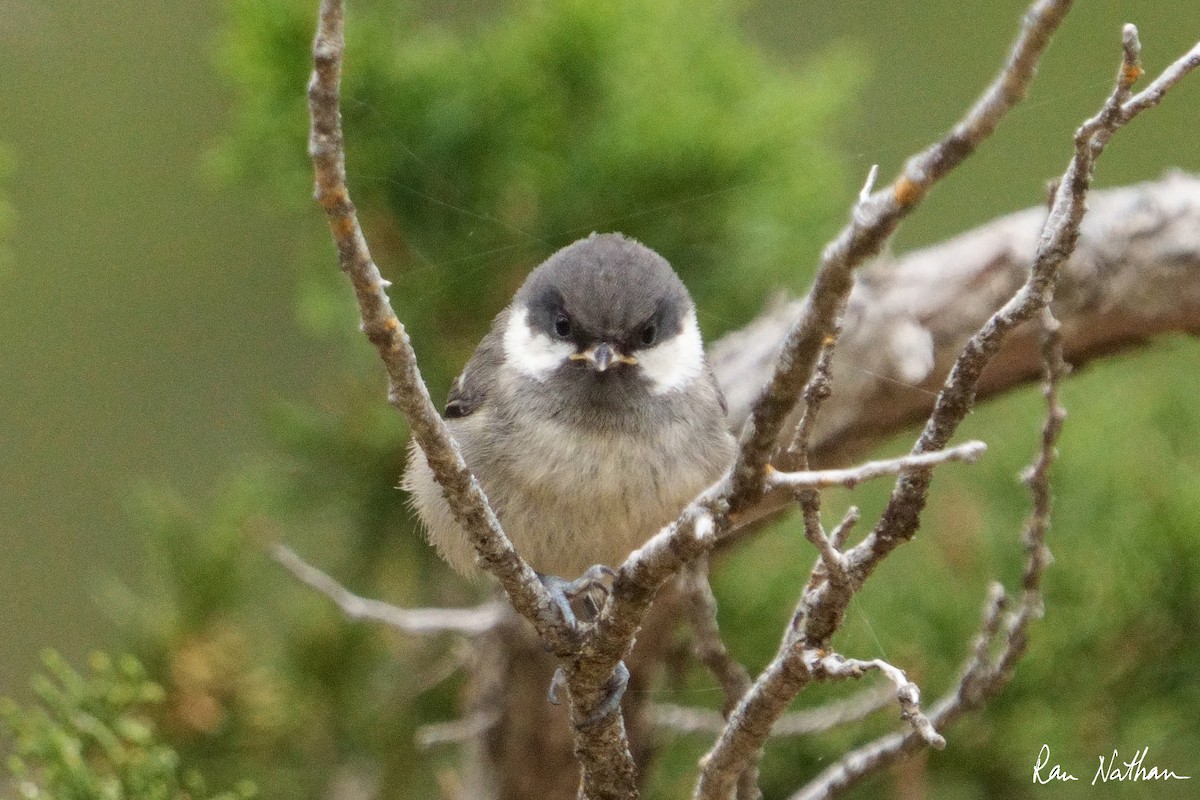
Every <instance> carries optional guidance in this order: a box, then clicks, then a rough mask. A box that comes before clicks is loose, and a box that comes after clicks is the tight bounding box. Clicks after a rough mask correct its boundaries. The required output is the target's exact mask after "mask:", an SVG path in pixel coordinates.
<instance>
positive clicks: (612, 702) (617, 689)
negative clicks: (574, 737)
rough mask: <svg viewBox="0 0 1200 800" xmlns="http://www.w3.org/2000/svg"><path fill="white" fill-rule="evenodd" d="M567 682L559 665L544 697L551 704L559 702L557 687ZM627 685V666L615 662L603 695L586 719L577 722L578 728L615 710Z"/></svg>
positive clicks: (592, 723) (593, 723) (595, 721)
mask: <svg viewBox="0 0 1200 800" xmlns="http://www.w3.org/2000/svg"><path fill="white" fill-rule="evenodd" d="M566 682H567V673H566V672H564V671H563V668H562V667H559V668H558V669H556V670H555V671H554V677H553V678H551V679H550V690H549V691H548V692H547V693H546V699H547V700H549V701H550V703H551V704H552V705H558V704H559V702H560V701H559V698H558V687H559V686H563V685H565V684H566ZM628 686H629V668H628V667H626V666H625V662H624V661H618V662H617V668H616V669H615V670H613V674H612V677H610V678H609V679H608V683H606V684H605V685H604V689H605V696H604V699H603V700H601V701H600V704H599V705H598V706H596V710H595V711H593V712H592V713H591V714H590V715H589V716H588V718H587V719H585V720H584V721H583V722H581V723H580V724H579V726H578V727H579V728H580V729H586V728H591V727H593V726H595V725H596V724H597V723H599V722H600V721H601V720H602V719H604V718H605V717H607V716H608V715H609V714H612V713H614V712H616V710H617V709H618V708H619V707H620V705H621V699H622V698H623V697H625V689H626V688H627V687H628Z"/></svg>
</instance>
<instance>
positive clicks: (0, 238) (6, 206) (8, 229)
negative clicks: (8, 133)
mask: <svg viewBox="0 0 1200 800" xmlns="http://www.w3.org/2000/svg"><path fill="white" fill-rule="evenodd" d="M12 160H13V159H12V154H11V153H10V152H9V150H8V148H7V147H6V146H5V144H4V143H3V142H0V276H2V275H3V274H4V271H5V270H6V269H7V268H8V266H9V260H10V259H11V257H12V256H11V254H10V253H9V249H8V246H9V245H8V242H9V237H10V236H11V235H12V226H13V219H14V214H15V212H14V211H13V207H12V204H11V203H9V201H8V193H7V192H6V191H5V190H6V189H7V188H8V176H9V172H10V171H11V170H12Z"/></svg>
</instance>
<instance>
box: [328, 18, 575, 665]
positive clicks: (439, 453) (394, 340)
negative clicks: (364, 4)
mask: <svg viewBox="0 0 1200 800" xmlns="http://www.w3.org/2000/svg"><path fill="white" fill-rule="evenodd" d="M343 17H344V9H343V6H342V2H341V0H322V1H321V8H320V17H319V22H318V27H317V34H316V38H315V40H314V42H313V64H314V68H313V74H312V80H311V81H310V82H309V86H308V107H309V114H310V116H311V118H312V128H311V130H310V133H309V145H308V152H309V156H310V158H311V159H312V162H313V170H314V175H315V184H316V198H317V201H318V202H319V203H320V204H321V207H322V208H323V209H324V210H325V216H326V217H327V219H328V220H329V229H330V232H331V233H332V235H333V240H334V244H335V245H337V251H338V263H339V265H340V267H341V269H342V271H343V272H345V273H346V275H347V276H348V277H349V278H350V283H351V285H352V286H353V287H354V294H355V297H356V298H357V300H358V307H359V311H360V312H361V314H362V329H363V332H364V333H365V334H366V335H367V338H368V339H370V341H371V343H372V344H374V345H375V349H376V350H377V351H378V353H379V358H380V360H381V361H382V362H383V365H384V368H385V369H386V370H387V375H388V383H389V388H388V400H389V401H390V402H391V403H392V405H394V406H395V407H396V408H398V409H399V410H400V411H401V412H402V413H403V414H404V418H405V419H406V420H407V421H408V424H409V427H411V428H412V432H413V437H414V438H415V439H416V440H417V443H418V444H420V445H421V449H422V450H423V451H424V452H425V456H426V458H427V459H428V460H429V466H430V468H431V469H432V470H433V474H434V476H435V477H436V478H437V481H438V483H439V484H440V485H441V486H442V489H443V491H445V493H446V498H447V500H448V502H449V504H450V508H451V509H452V510H453V511H454V515H455V519H456V520H457V521H458V522H459V524H461V525H462V526H463V529H464V530H466V532H467V534H468V536H470V538H471V542H472V544H474V545H475V549H476V551H477V552H478V553H479V559H480V563H481V565H482V566H483V568H484V569H486V570H487V571H488V572H490V573H492V574H493V575H495V576H496V578H497V579H498V580H499V581H500V584H501V586H503V587H504V590H505V592H507V593H508V596H509V599H510V600H511V601H512V603H513V605H514V606H515V607H516V608H517V610H518V611H520V612H521V614H522V615H523V616H525V617H526V618H527V619H529V620H530V621H531V622H533V623H534V625H535V626H537V628H538V632H539V634H541V636H542V638H543V639H544V640H545V641H546V642H547V643H548V644H549V645H550V646H551V647H553V648H554V650H555V652H556V653H560V654H569V653H570V652H571V651H572V648H573V643H574V637H572V636H571V635H570V634H571V632H570V630H569V629H568V627H567V626H566V625H564V624H563V623H562V621H561V619H560V616H559V614H558V611H557V608H556V607H555V605H554V603H553V601H552V600H551V599H550V596H549V595H548V594H547V592H546V590H545V588H544V587H543V586H542V584H541V583H540V582H539V581H538V579H537V575H536V574H535V573H534V571H533V569H532V568H531V567H530V566H529V565H528V564H527V563H525V561H524V560H523V559H522V558H521V557H520V556H519V555H518V554H517V552H516V550H515V549H513V546H512V543H511V542H510V541H509V540H508V537H507V536H505V535H504V531H503V530H501V528H500V522H499V520H497V519H496V515H495V514H494V513H493V512H492V509H491V507H490V506H489V505H488V502H487V498H486V497H485V496H484V494H483V490H482V489H481V488H480V486H479V483H478V482H477V481H476V480H475V478H474V477H473V476H472V475H471V472H470V470H468V469H467V466H466V463H465V462H464V461H463V458H462V454H461V453H460V452H459V450H458V446H457V445H456V444H455V442H454V439H453V437H451V435H450V431H449V430H448V429H447V428H446V424H445V422H444V421H443V420H442V418H441V415H439V414H438V412H437V409H436V407H435V406H434V405H433V401H432V400H431V399H430V397H429V390H428V389H427V388H426V386H425V382H424V381H423V380H422V378H421V373H420V370H419V369H418V368H417V358H416V354H415V353H414V352H413V349H412V344H411V343H410V342H409V339H408V334H407V333H406V332H405V330H404V325H403V324H402V323H401V322H400V320H399V319H397V318H396V314H395V312H394V311H393V310H392V307H391V303H390V301H389V300H388V296H387V291H386V287H387V283H386V282H385V281H384V280H383V277H382V276H381V275H380V273H379V268H378V267H376V266H375V262H374V260H372V258H371V253H370V250H369V249H368V248H367V241H366V238H365V237H364V236H363V232H362V229H361V228H360V227H359V224H358V217H357V214H356V212H355V209H354V204H353V203H352V202H351V200H350V193H349V191H348V190H347V188H346V156H345V150H344V147H343V139H342V123H341V113H340V111H339V103H340V92H341V88H340V87H341V77H342V57H343V53H344V50H345V36H344V29H343V24H344V19H343Z"/></svg>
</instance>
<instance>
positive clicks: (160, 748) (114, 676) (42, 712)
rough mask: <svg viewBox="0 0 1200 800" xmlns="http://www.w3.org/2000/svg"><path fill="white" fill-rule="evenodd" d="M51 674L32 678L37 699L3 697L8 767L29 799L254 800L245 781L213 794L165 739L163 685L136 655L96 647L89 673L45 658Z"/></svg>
mask: <svg viewBox="0 0 1200 800" xmlns="http://www.w3.org/2000/svg"><path fill="white" fill-rule="evenodd" d="M43 662H44V664H45V668H46V673H47V674H45V675H38V676H36V677H35V678H34V680H33V690H34V694H35V695H36V697H37V703H36V704H35V705H32V706H30V707H28V708H24V707H21V706H19V705H17V704H16V703H14V702H12V701H10V700H7V699H5V700H3V701H2V702H0V718H2V719H3V722H4V726H5V727H6V728H7V729H8V731H9V733H10V734H11V735H12V736H13V738H14V740H15V748H14V752H13V754H12V755H11V756H10V757H9V760H8V768H9V771H10V772H11V773H12V776H13V779H14V783H13V785H14V787H15V790H16V792H17V795H18V796H19V797H22V798H25V800H38V798H52V800H124V799H125V798H130V799H131V800H205V798H207V799H208V800H249V798H252V797H254V796H255V790H254V787H253V786H251V785H250V784H248V783H244V782H243V783H240V784H238V786H237V787H236V788H235V789H233V790H230V791H227V792H221V793H218V794H210V793H209V791H208V790H207V789H206V788H205V785H204V780H203V779H202V778H201V777H200V775H199V774H198V773H197V772H195V771H194V770H185V769H184V768H183V766H182V764H181V759H180V757H179V755H178V754H177V753H176V751H175V750H174V748H172V747H171V746H170V745H167V744H165V743H163V742H162V741H161V739H160V737H159V735H158V733H157V731H156V728H155V724H154V717H155V714H156V713H157V711H158V710H159V707H160V706H161V705H162V703H163V701H164V697H165V695H164V692H163V690H162V688H161V687H160V686H159V685H158V684H156V683H154V682H153V681H151V680H150V679H149V678H148V677H147V674H146V670H145V669H144V668H143V667H142V665H141V664H139V663H138V662H137V660H136V659H134V658H133V657H131V656H125V657H122V658H120V659H116V660H114V659H112V658H111V657H109V656H107V655H105V654H103V653H95V654H93V655H92V657H91V659H90V662H89V665H88V666H89V670H88V672H87V673H86V674H82V675H81V674H80V673H78V672H76V671H75V670H74V669H72V668H71V666H70V665H69V664H67V663H66V661H64V660H63V659H62V657H61V656H59V655H58V654H57V653H54V652H47V653H45V654H44V656H43Z"/></svg>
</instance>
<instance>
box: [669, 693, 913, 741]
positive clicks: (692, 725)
mask: <svg viewBox="0 0 1200 800" xmlns="http://www.w3.org/2000/svg"><path fill="white" fill-rule="evenodd" d="M895 699H896V690H895V688H894V687H892V686H889V685H886V684H884V685H880V686H877V687H875V688H873V689H867V690H865V691H862V692H859V693H858V694H856V695H852V696H851V697H848V698H846V699H844V700H835V701H833V702H831V703H828V704H826V705H823V706H818V707H817V708H812V709H805V710H803V711H790V712H788V713H787V714H784V715H783V716H782V717H780V718H779V719H778V720H777V721H776V722H775V725H774V726H773V727H772V728H771V738H772V739H780V738H786V737H795V736H811V735H813V734H817V733H824V732H826V731H828V730H831V729H833V728H836V727H838V726H839V725H844V724H846V723H848V722H857V721H859V720H861V719H864V718H866V717H868V716H870V715H871V714H874V713H875V712H876V711H879V710H880V709H881V708H883V707H884V706H887V705H889V704H890V703H891V702H892V701H893V700H895ZM649 714H650V717H651V721H652V722H653V724H654V725H656V726H658V727H660V728H665V729H667V730H670V731H673V732H674V733H680V734H706V735H715V734H719V733H720V732H721V731H722V730H724V728H725V725H726V720H725V717H724V716H722V715H721V713H720V712H719V711H713V710H712V709H708V708H690V707H688V706H677V705H672V704H670V703H658V704H655V705H653V706H651V707H650V710H649Z"/></svg>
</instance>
